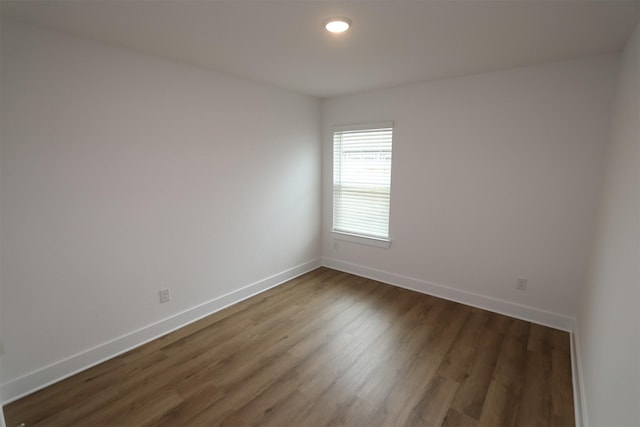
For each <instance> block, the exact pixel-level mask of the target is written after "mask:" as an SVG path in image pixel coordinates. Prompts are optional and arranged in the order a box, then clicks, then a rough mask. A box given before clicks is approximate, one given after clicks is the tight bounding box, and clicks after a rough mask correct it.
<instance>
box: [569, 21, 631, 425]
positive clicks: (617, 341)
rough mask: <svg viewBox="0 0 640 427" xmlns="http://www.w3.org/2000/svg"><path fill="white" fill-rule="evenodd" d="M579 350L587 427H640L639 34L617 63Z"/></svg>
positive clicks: (581, 322) (579, 330)
mask: <svg viewBox="0 0 640 427" xmlns="http://www.w3.org/2000/svg"><path fill="white" fill-rule="evenodd" d="M610 140H611V143H610V147H609V152H608V162H607V169H606V175H605V185H604V191H603V193H602V199H601V204H600V209H599V217H598V225H597V229H596V230H597V233H596V239H595V245H594V249H593V254H592V256H593V258H592V260H591V264H590V269H589V275H588V278H587V281H586V285H585V288H584V290H583V292H582V299H581V304H580V310H579V312H578V319H577V320H578V322H577V334H578V350H579V353H578V354H579V357H580V360H581V363H580V365H581V368H582V381H583V386H584V388H583V393H585V392H586V393H585V396H584V397H585V398H586V401H585V402H584V403H585V405H584V406H585V407H586V413H587V418H588V422H589V424H590V425H592V426H604V425H607V426H632V425H633V426H638V425H640V314H639V313H640V26H638V27H636V30H635V33H634V35H633V36H632V38H631V39H630V40H629V42H628V44H627V46H626V48H625V50H624V52H623V56H622V63H621V68H620V75H619V81H618V86H617V95H616V101H615V107H614V116H613V126H612V132H611V138H610Z"/></svg>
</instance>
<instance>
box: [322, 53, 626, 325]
mask: <svg viewBox="0 0 640 427" xmlns="http://www.w3.org/2000/svg"><path fill="white" fill-rule="evenodd" d="M618 60H619V57H618V56H617V55H607V56H600V57H592V58H586V59H579V60H572V61H565V62H560V63H553V64H545V65H539V66H531V67H526V68H519V69H513V70H508V71H502V72H495V73H487V74H481V75H475V76H469V77H463V78H457V79H448V80H441V81H435V82H428V83H424V84H417V85H410V86H402V87H398V88H394V89H389V90H380V91H372V92H367V93H363V94H357V95H352V96H344V97H337V98H331V99H327V100H324V101H323V104H322V115H323V159H324V161H323V165H324V166H323V190H324V196H323V197H324V205H323V206H324V210H323V213H324V216H323V249H322V254H323V258H324V259H328V260H329V262H327V264H329V265H340V264H350V265H352V266H355V267H353V268H351V270H357V271H364V270H366V269H375V270H376V271H377V272H379V274H373V275H374V276H376V277H383V276H385V275H387V273H390V274H391V276H393V275H398V276H397V277H400V276H403V277H405V278H410V279H407V280H406V283H408V284H410V285H411V286H412V287H413V288H419V287H420V286H423V287H424V289H427V288H430V289H435V288H437V287H438V285H442V286H444V287H445V288H448V290H446V291H445V292H444V294H447V295H453V293H455V294H456V295H463V297H462V298H460V299H461V300H463V301H468V302H471V301H474V300H477V299H478V298H479V299H483V298H484V299H485V301H487V302H489V303H492V301H493V299H497V300H502V301H506V302H507V304H506V306H505V304H502V307H503V309H502V311H504V312H507V314H515V315H518V314H519V313H524V311H522V310H520V309H521V308H522V307H521V306H527V307H532V308H534V309H535V310H539V311H540V312H541V313H543V312H544V313H548V312H550V313H556V314H559V315H562V316H566V317H565V318H566V319H569V318H571V317H572V316H574V315H575V310H576V303H575V301H576V298H577V295H578V291H579V286H580V283H581V280H582V278H583V274H584V271H585V269H586V265H587V262H588V245H589V242H590V241H591V236H592V228H593V225H594V221H595V209H596V205H597V193H598V189H599V187H600V181H601V178H602V171H603V165H604V161H603V154H604V149H605V143H604V142H605V140H606V138H607V136H606V135H607V132H608V127H609V120H610V107H611V102H612V98H613V89H614V86H615V73H616V70H617V65H618ZM388 120H392V121H394V122H395V129H394V140H393V165H392V178H391V181H392V182H391V211H390V236H391V240H392V243H391V247H390V248H389V249H383V248H378V247H371V246H365V245H361V244H358V243H350V242H344V241H335V240H334V239H333V238H332V234H331V219H332V217H331V212H332V200H331V185H332V179H331V177H332V162H331V155H332V150H331V144H332V143H331V129H332V126H335V125H342V124H352V123H368V122H380V121H388ZM362 267H364V269H363V268H362ZM371 271H373V270H371ZM391 276H388V275H387V276H386V277H391ZM518 278H525V279H527V280H528V289H527V291H526V292H522V291H519V290H516V283H517V279H518ZM421 283H422V285H421ZM452 289H453V290H455V292H453V293H452V291H451V290H452ZM427 290H428V289H427ZM465 293H467V294H468V295H469V297H468V298H465V297H464V294H465ZM509 304H511V308H513V310H511V309H510V308H509ZM504 307H507V308H506V309H504ZM522 315H523V316H524V317H527V315H526V314H522ZM544 316H545V315H544V314H542V315H541V317H540V319H538V320H541V321H543V322H544V319H543V318H544ZM534 320H536V319H534ZM548 323H554V322H553V321H550V322H548ZM556 323H557V322H556ZM558 326H561V327H566V322H565V323H564V324H563V325H558Z"/></svg>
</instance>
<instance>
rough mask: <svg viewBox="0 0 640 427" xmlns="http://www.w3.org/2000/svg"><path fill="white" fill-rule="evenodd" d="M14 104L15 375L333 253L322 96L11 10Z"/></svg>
mask: <svg viewBox="0 0 640 427" xmlns="http://www.w3.org/2000/svg"><path fill="white" fill-rule="evenodd" d="M1 106H2V147H1V149H2V157H1V162H2V164H1V173H2V177H1V180H2V181H1V182H2V212H1V215H2V247H1V249H2V285H3V300H4V301H5V304H4V305H3V307H2V324H3V329H4V335H3V341H4V347H5V355H4V357H3V372H2V374H3V381H4V382H8V381H11V380H14V379H16V378H18V377H20V376H23V375H27V374H29V373H31V372H33V371H37V370H39V369H40V368H43V367H46V366H47V365H49V364H52V363H56V362H58V361H61V360H62V359H64V358H66V357H69V356H72V355H75V354H77V353H81V352H83V351H85V350H87V349H91V348H92V347H94V346H99V345H101V344H104V343H105V342H107V341H109V340H112V339H114V338H117V337H120V336H122V335H124V334H127V333H130V332H132V331H134V330H136V329H138V328H142V327H145V326H147V325H150V324H152V323H153V322H157V321H160V320H162V319H166V318H168V317H169V316H172V315H174V314H176V313H180V312H182V311H183V310H187V309H189V308H191V307H194V306H196V305H198V304H201V303H203V302H205V301H208V300H211V299H214V298H216V297H220V296H222V295H223V294H226V293H228V292H232V291H235V290H238V289H239V288H241V287H243V286H245V285H249V284H251V283H254V282H256V281H260V280H262V279H264V278H267V277H269V276H271V275H274V274H278V273H281V272H283V271H288V270H289V269H291V268H295V267H296V266H299V265H301V264H304V263H306V262H308V261H310V260H314V259H315V260H316V264H317V263H318V262H319V255H320V211H321V209H320V202H321V198H320V193H321V191H320V189H321V184H320V158H321V156H320V151H321V147H320V142H319V134H320V126H319V123H318V117H319V114H320V113H319V101H318V100H316V99H314V98H311V97H306V96H301V95H298V94H294V93H291V92H287V91H284V90H280V89H277V88H274V87H270V86H266V85H262V84H258V83H253V82H250V81H246V80H241V79H237V78H233V77H228V76H224V75H219V74H215V73H212V72H209V71H206V70H203V69H199V68H194V67H189V66H185V65H181V64H179V63H174V62H170V61H165V60H162V59H158V58H155V57H152V56H147V55H143V54H138V53H135V52H132V51H127V50H123V49H118V48H112V47H108V46H105V45H101V44H98V43H93V42H90V41H87V40H81V39H75V38H71V37H67V36H63V35H59V34H56V33H52V32H47V31H43V30H39V29H35V28H31V27H27V26H22V25H20V24H14V23H10V24H6V23H5V25H3V26H2V105H1ZM164 287H168V288H170V289H171V293H172V301H170V302H169V303H168V304H162V305H161V304H159V301H158V289H160V288H164ZM7 301H8V302H7Z"/></svg>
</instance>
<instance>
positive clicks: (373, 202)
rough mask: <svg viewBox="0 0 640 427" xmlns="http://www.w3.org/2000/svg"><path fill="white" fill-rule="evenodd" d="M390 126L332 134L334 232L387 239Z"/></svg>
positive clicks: (389, 185)
mask: <svg viewBox="0 0 640 427" xmlns="http://www.w3.org/2000/svg"><path fill="white" fill-rule="evenodd" d="M392 134H393V127H392V126H391V125H389V126H388V127H386V126H385V127H376V128H374V129H362V130H345V131H336V132H334V134H333V231H336V232H340V233H347V234H355V235H359V236H364V237H373V238H376V239H383V240H388V239H389V205H390V189H391V140H392Z"/></svg>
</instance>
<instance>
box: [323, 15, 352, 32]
mask: <svg viewBox="0 0 640 427" xmlns="http://www.w3.org/2000/svg"><path fill="white" fill-rule="evenodd" d="M350 26H351V19H349V18H330V19H327V20H326V21H324V28H326V29H327V31H329V32H331V33H344V32H345V31H347V30H348V29H349V27H350Z"/></svg>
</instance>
